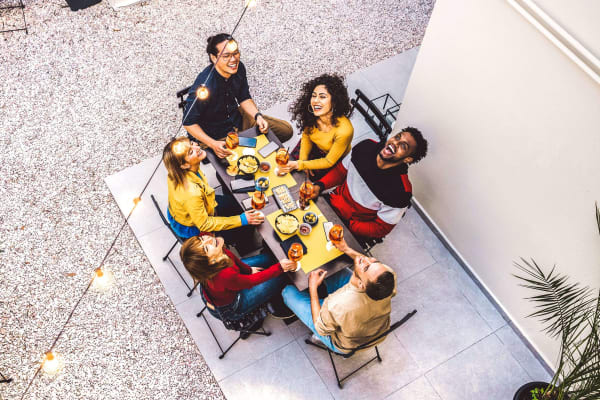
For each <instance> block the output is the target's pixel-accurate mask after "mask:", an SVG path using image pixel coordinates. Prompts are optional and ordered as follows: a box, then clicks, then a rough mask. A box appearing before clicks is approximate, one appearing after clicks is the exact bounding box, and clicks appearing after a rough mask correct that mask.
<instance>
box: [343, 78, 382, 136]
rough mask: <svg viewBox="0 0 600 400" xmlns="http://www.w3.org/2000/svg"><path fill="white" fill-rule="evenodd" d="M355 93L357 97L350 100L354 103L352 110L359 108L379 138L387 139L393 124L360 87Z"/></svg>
mask: <svg viewBox="0 0 600 400" xmlns="http://www.w3.org/2000/svg"><path fill="white" fill-rule="evenodd" d="M355 93H356V98H355V99H351V100H350V104H352V109H351V112H353V111H354V110H355V109H356V110H358V111H359V112H360V113H361V114H362V116H363V118H364V119H365V121H366V122H367V124H368V125H369V127H370V128H371V129H372V130H373V132H375V134H376V135H377V137H378V138H379V140H381V141H383V140H386V138H387V136H388V135H389V133H390V132H391V131H392V126H391V125H390V123H389V122H388V121H387V119H386V118H385V115H384V114H383V112H382V111H381V110H380V109H379V108H378V107H377V106H376V105H375V103H373V101H371V100H369V99H368V98H367V96H366V95H365V94H364V93H363V92H362V91H361V90H360V89H356V91H355ZM384 96H385V95H384ZM384 112H385V111H384Z"/></svg>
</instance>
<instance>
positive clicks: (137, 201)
mask: <svg viewBox="0 0 600 400" xmlns="http://www.w3.org/2000/svg"><path fill="white" fill-rule="evenodd" d="M140 201H142V198H141V197H136V198H134V199H133V204H135V205H136V206H137V205H138V203H139V202H140Z"/></svg>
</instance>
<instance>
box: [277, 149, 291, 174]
mask: <svg viewBox="0 0 600 400" xmlns="http://www.w3.org/2000/svg"><path fill="white" fill-rule="evenodd" d="M289 160H290V154H289V153H288V151H287V149H286V148H285V147H282V148H280V149H279V150H277V153H275V162H276V163H277V165H278V166H279V167H284V166H286V165H287V163H288V161H289ZM275 172H276V173H277V176H284V175H285V174H286V173H285V172H284V173H281V172H280V168H277V171H275Z"/></svg>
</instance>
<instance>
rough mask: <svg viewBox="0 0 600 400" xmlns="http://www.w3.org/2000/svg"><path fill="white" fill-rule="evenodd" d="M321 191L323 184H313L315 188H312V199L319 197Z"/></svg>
mask: <svg viewBox="0 0 600 400" xmlns="http://www.w3.org/2000/svg"><path fill="white" fill-rule="evenodd" d="M320 193H321V186H319V185H313V189H312V193H311V195H310V199H311V200H314V199H316V198H317V197H319V194H320Z"/></svg>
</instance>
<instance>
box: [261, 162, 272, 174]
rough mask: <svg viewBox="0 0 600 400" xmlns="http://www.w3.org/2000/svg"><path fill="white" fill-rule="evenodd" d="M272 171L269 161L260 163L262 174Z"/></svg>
mask: <svg viewBox="0 0 600 400" xmlns="http://www.w3.org/2000/svg"><path fill="white" fill-rule="evenodd" d="M270 169H271V164H269V162H268V161H263V162H261V163H260V170H261V171H262V172H268V171H269V170H270Z"/></svg>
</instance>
